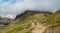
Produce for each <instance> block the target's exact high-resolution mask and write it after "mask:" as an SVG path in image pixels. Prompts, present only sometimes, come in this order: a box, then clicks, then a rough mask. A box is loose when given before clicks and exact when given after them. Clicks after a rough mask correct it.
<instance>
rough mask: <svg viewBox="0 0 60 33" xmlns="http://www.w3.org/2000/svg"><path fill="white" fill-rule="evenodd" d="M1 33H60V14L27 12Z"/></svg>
mask: <svg viewBox="0 0 60 33" xmlns="http://www.w3.org/2000/svg"><path fill="white" fill-rule="evenodd" d="M1 33H60V12H59V11H57V12H56V13H50V12H47V13H46V12H39V11H38V12H36V11H30V10H29V11H26V12H24V13H23V14H19V15H17V16H16V19H15V21H13V22H12V23H10V24H9V25H8V26H6V28H4V29H1Z"/></svg>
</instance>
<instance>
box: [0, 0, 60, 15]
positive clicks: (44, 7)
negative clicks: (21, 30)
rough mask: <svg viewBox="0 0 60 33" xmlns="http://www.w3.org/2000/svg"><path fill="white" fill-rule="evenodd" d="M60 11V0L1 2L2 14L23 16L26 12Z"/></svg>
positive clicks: (9, 0) (0, 0)
mask: <svg viewBox="0 0 60 33" xmlns="http://www.w3.org/2000/svg"><path fill="white" fill-rule="evenodd" d="M58 9H60V0H5V1H4V0H0V10H1V12H2V13H1V14H2V15H5V14H13V15H17V14H19V13H20V14H21V13H22V12H25V10H38V11H49V12H56V10H58Z"/></svg>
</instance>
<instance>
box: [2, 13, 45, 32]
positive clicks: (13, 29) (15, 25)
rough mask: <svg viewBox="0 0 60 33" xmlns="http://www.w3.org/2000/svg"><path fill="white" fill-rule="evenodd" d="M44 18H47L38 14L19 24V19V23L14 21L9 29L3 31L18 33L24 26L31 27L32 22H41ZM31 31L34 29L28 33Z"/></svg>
mask: <svg viewBox="0 0 60 33" xmlns="http://www.w3.org/2000/svg"><path fill="white" fill-rule="evenodd" d="M40 17H42V18H40ZM44 18H46V17H45V16H43V15H41V14H36V15H34V16H28V17H27V18H26V19H25V20H24V21H22V22H23V23H19V22H20V21H19V19H18V20H17V21H14V22H13V23H11V24H10V25H9V26H8V27H7V28H5V29H3V30H2V31H4V33H16V32H17V31H20V30H22V29H23V27H24V26H27V27H29V26H30V25H31V22H33V21H34V20H36V21H38V22H41V20H42V19H44ZM27 22H28V23H27ZM30 27H31V26H30ZM31 29H32V28H28V31H29V30H31ZM28 31H27V32H28Z"/></svg>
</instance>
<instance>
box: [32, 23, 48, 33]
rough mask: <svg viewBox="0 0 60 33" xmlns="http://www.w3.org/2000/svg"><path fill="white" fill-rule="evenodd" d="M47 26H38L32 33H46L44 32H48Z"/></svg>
mask: <svg viewBox="0 0 60 33" xmlns="http://www.w3.org/2000/svg"><path fill="white" fill-rule="evenodd" d="M46 28H47V27H46V26H43V25H41V24H37V25H36V26H35V28H34V30H33V31H32V33H44V31H45V30H46Z"/></svg>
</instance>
